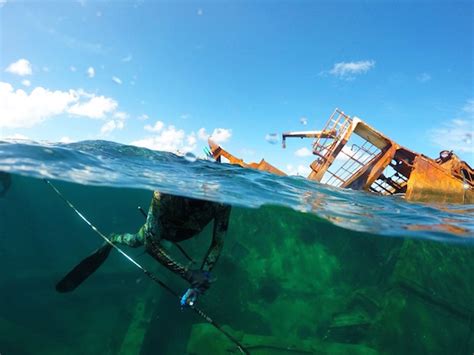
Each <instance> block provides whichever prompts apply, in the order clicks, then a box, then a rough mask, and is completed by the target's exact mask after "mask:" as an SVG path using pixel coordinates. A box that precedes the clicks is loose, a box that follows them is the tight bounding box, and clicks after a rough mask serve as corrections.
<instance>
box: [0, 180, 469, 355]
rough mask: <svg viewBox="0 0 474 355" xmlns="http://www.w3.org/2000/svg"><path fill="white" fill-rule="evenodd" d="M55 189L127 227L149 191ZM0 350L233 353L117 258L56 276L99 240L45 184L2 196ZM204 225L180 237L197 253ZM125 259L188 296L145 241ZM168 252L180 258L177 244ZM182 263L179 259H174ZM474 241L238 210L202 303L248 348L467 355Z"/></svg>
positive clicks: (136, 219) (138, 221)
mask: <svg viewBox="0 0 474 355" xmlns="http://www.w3.org/2000/svg"><path fill="white" fill-rule="evenodd" d="M56 186H58V188H60V190H61V191H62V192H63V193H64V195H65V196H67V198H68V199H70V200H71V201H72V202H73V203H74V204H75V205H76V207H77V208H78V209H79V210H80V211H82V212H83V213H84V214H85V215H86V216H87V217H88V218H89V219H90V220H91V221H92V222H93V223H94V224H95V225H96V226H97V227H98V228H99V229H100V230H101V231H103V232H104V233H106V234H107V233H111V232H134V231H136V230H138V228H139V227H140V226H141V225H142V224H143V222H144V219H143V216H142V215H141V214H140V213H138V211H137V208H136V207H137V206H142V207H143V208H145V209H147V208H148V204H149V202H150V199H151V195H152V193H151V191H146V190H138V189H118V188H108V187H92V186H85V185H78V184H71V183H64V182H57V183H56ZM0 221H1V223H0V267H1V270H2V272H1V274H0V294H1V306H0V353H1V354H2V355H9V354H35V355H36V354H40V355H41V354H71V355H72V354H104V355H106V354H141V355H149V354H199V355H201V354H232V353H235V354H238V353H239V352H238V350H237V349H236V348H235V346H233V345H232V343H229V342H228V341H227V340H226V339H225V338H224V337H223V336H222V335H221V334H219V333H217V332H216V331H215V330H214V329H213V328H212V327H210V326H209V325H207V324H205V323H204V322H203V320H202V319H201V318H200V317H198V316H197V315H196V314H194V313H193V312H192V311H190V310H184V311H182V310H180V307H179V300H178V299H176V298H173V297H172V296H170V295H169V294H168V293H166V292H164V291H163V290H162V289H161V288H160V287H159V286H158V285H157V284H155V283H153V282H152V281H151V280H150V279H148V278H147V277H146V276H145V275H144V274H143V273H142V272H141V271H140V270H139V269H137V268H136V267H135V266H133V265H132V264H131V263H130V262H129V261H127V260H126V259H125V258H124V257H123V256H120V255H119V254H118V253H116V252H112V255H111V256H110V257H109V260H107V261H106V263H105V264H104V265H103V266H102V267H101V268H100V269H99V270H98V271H97V272H96V273H95V274H94V275H93V276H92V277H90V278H89V279H88V280H87V281H86V282H84V284H82V285H81V286H80V287H79V288H78V289H76V290H75V291H74V292H72V293H70V294H60V293H57V292H56V291H55V288H54V285H55V283H56V282H57V281H58V280H59V279H61V277H62V276H64V274H65V273H66V272H68V271H69V270H70V269H71V267H73V266H74V265H75V264H76V263H77V262H78V261H80V260H81V259H82V258H83V257H85V256H86V255H88V254H89V253H90V252H91V251H92V250H94V249H95V248H97V247H98V246H99V245H100V244H101V240H100V239H99V237H98V236H97V235H96V234H95V233H94V232H93V231H92V230H91V229H90V228H89V227H88V226H87V225H86V224H85V223H84V222H83V221H82V220H81V219H80V218H79V217H78V216H77V215H76V214H74V212H73V211H72V210H71V209H70V208H68V207H67V206H66V205H65V204H64V202H63V201H62V200H61V199H60V198H59V197H58V196H57V195H56V194H55V193H54V192H53V191H52V190H51V189H50V188H49V187H48V186H47V185H46V184H45V183H44V182H43V181H42V180H40V179H34V178H27V177H20V176H16V175H15V176H13V181H12V185H11V188H10V190H9V191H8V193H7V194H6V195H5V197H4V198H1V199H0ZM210 237H211V227H210V226H209V227H208V228H206V230H205V231H203V233H201V234H200V235H199V236H198V237H196V238H194V239H193V240H189V241H185V242H183V243H182V246H183V247H184V248H185V249H186V251H187V252H188V253H190V254H192V255H193V256H194V257H195V258H196V259H200V258H202V256H203V255H204V253H205V251H206V250H207V248H208V246H209V243H210ZM125 251H127V252H128V253H129V254H130V255H131V256H132V257H134V258H135V259H136V260H137V261H138V262H140V263H141V264H143V265H144V266H145V267H147V268H149V269H150V270H152V271H153V272H154V273H156V275H158V276H159V277H160V278H161V279H163V280H164V281H165V282H166V283H168V284H169V285H170V286H171V287H173V288H174V289H176V290H178V291H179V292H180V293H182V292H184V290H185V289H186V287H187V285H186V284H185V283H184V281H182V280H179V279H178V278H177V277H176V276H174V275H172V274H171V273H170V272H168V271H167V270H165V269H164V268H163V267H161V266H160V265H158V264H157V263H156V262H155V261H154V260H153V259H152V258H150V257H149V256H148V255H145V254H143V250H142V249H139V248H137V249H131V248H125ZM171 253H172V254H173V255H176V257H177V258H181V255H180V254H179V253H178V252H177V251H176V249H174V248H173V247H171ZM181 260H182V261H183V262H185V261H184V260H183V259H181ZM473 270H474V247H472V245H471V244H467V245H460V244H448V243H440V242H434V241H429V240H415V239H403V238H391V237H381V236H376V235H370V234H364V233H359V232H354V231H350V230H345V229H342V228H339V227H336V226H334V225H332V224H331V223H329V222H327V221H325V220H323V219H321V218H318V217H316V216H315V215H312V214H306V213H301V212H296V211H293V210H291V209H287V208H283V207H275V206H264V207H261V208H259V209H249V208H242V207H234V208H233V209H232V214H231V220H230V226H229V231H228V234H227V236H226V242H225V246H224V251H223V253H222V255H221V258H220V260H219V262H218V264H217V266H216V267H215V269H214V271H213V276H214V277H215V278H216V279H217V280H216V282H215V283H214V284H213V285H212V287H211V288H210V290H209V291H208V292H207V294H206V295H205V296H204V297H202V298H201V299H200V300H199V305H200V307H201V308H202V309H203V310H204V311H205V312H207V313H208V314H209V315H210V316H211V317H212V318H213V319H214V320H215V321H216V322H218V323H219V324H222V325H224V326H225V329H227V330H228V331H229V332H231V333H232V334H233V335H234V336H236V337H237V338H238V339H239V340H240V341H241V342H242V343H244V345H245V346H247V347H248V349H249V351H250V353H251V354H311V353H315V354H403V353H407V354H448V353H449V354H472V353H473V351H474V301H473V300H474V274H473Z"/></svg>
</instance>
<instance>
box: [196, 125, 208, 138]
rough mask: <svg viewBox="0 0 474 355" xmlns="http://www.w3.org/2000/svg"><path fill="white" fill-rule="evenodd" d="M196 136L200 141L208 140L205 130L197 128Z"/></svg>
mask: <svg viewBox="0 0 474 355" xmlns="http://www.w3.org/2000/svg"><path fill="white" fill-rule="evenodd" d="M197 135H198V138H199V139H200V140H202V141H207V139H208V138H209V134H208V133H207V132H206V129H205V128H199V130H198V133H197Z"/></svg>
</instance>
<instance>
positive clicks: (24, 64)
mask: <svg viewBox="0 0 474 355" xmlns="http://www.w3.org/2000/svg"><path fill="white" fill-rule="evenodd" d="M5 71H6V72H8V73H12V74H16V75H20V76H25V75H31V74H32V73H33V70H32V69H31V64H30V62H29V61H28V60H27V59H24V58H22V59H19V60H17V61H16V62H14V63H11V64H10V65H9V66H8V67H7V69H5Z"/></svg>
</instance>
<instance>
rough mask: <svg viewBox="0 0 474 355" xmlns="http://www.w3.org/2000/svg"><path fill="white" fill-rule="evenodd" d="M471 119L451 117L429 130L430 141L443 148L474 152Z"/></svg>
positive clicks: (473, 133)
mask: <svg viewBox="0 0 474 355" xmlns="http://www.w3.org/2000/svg"><path fill="white" fill-rule="evenodd" d="M473 137H474V128H473V122H472V120H460V119H453V120H451V121H449V122H447V123H444V124H443V125H442V126H441V127H440V128H437V129H433V130H432V131H431V141H432V142H433V143H434V144H436V145H437V146H439V147H441V148H443V149H453V150H454V151H459V152H465V153H474V144H473Z"/></svg>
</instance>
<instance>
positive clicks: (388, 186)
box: [209, 109, 474, 203]
mask: <svg viewBox="0 0 474 355" xmlns="http://www.w3.org/2000/svg"><path fill="white" fill-rule="evenodd" d="M288 138H310V139H313V143H312V154H313V155H314V156H315V160H314V161H313V162H312V163H311V164H310V168H311V172H310V174H309V175H308V177H307V178H308V179H309V180H313V181H318V182H321V183H324V184H328V185H332V186H336V187H341V188H349V189H353V190H365V191H370V192H373V193H376V194H380V195H401V196H404V198H405V199H407V200H410V201H422V202H445V203H474V170H473V169H472V168H471V167H470V166H469V164H467V163H466V162H465V161H462V160H461V159H459V157H458V156H456V154H454V153H453V152H452V151H449V150H443V151H441V152H440V154H439V157H438V158H436V159H432V158H429V157H427V156H425V155H423V154H420V153H417V152H414V151H412V150H410V149H407V148H405V147H403V146H401V145H400V144H398V143H396V142H395V141H393V140H392V139H390V138H388V137H387V136H385V135H384V134H382V133H380V132H378V131H377V130H375V129H374V128H372V127H371V126H370V125H369V124H367V123H366V122H364V121H363V120H361V119H360V118H358V117H350V116H349V115H347V114H345V113H344V112H343V111H341V110H339V109H336V110H335V111H334V112H333V114H332V115H331V116H330V117H329V119H328V121H327V123H326V125H325V127H324V128H323V130H321V131H298V132H286V133H283V134H282V144H283V148H285V147H286V140H287V139H288ZM209 146H210V153H211V155H212V157H213V158H214V159H216V160H219V161H220V160H221V158H225V159H227V161H228V162H229V163H230V164H237V165H240V166H242V167H244V168H253V169H258V170H263V171H267V172H270V173H273V174H277V175H286V174H285V173H284V172H283V171H281V170H280V169H278V168H277V167H275V166H273V165H271V164H270V163H268V162H267V161H265V160H264V159H262V160H261V161H260V162H259V163H245V162H244V161H243V160H242V159H239V158H237V157H235V156H234V155H232V154H231V153H229V152H227V151H226V150H225V149H223V148H222V147H221V146H219V145H217V144H216V143H214V142H213V141H212V140H209Z"/></svg>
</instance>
